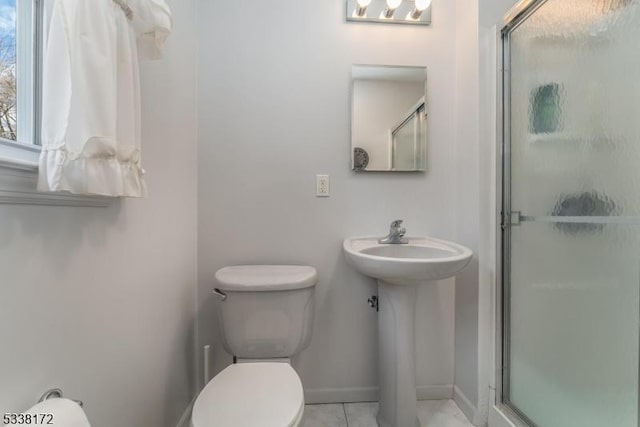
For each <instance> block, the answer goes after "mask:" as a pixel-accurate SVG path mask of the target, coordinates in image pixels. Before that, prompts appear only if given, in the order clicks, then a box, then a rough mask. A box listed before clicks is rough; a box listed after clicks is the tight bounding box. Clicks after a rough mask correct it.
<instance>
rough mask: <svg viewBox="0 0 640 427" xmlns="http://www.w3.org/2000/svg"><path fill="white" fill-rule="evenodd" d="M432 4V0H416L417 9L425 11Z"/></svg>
mask: <svg viewBox="0 0 640 427" xmlns="http://www.w3.org/2000/svg"><path fill="white" fill-rule="evenodd" d="M429 6H431V0H416V10H419V11H421V12H422V11H423V10H425V9H426V8H428V7H429Z"/></svg>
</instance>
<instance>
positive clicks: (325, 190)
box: [316, 175, 330, 197]
mask: <svg viewBox="0 0 640 427" xmlns="http://www.w3.org/2000/svg"><path fill="white" fill-rule="evenodd" d="M329 190H330V188H329V175H316V197H329V193H330V191H329Z"/></svg>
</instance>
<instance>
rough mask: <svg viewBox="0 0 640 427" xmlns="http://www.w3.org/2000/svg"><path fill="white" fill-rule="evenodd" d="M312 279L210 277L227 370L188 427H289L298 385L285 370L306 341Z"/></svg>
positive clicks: (248, 274)
mask: <svg viewBox="0 0 640 427" xmlns="http://www.w3.org/2000/svg"><path fill="white" fill-rule="evenodd" d="M317 278H318V275H317V272H316V269H315V268H313V267H307V266H286V265H285V266H281V265H280V266H274V265H272V266H263V265H252V266H234V267H225V268H223V269H221V270H218V272H216V282H217V286H216V288H215V292H214V293H215V295H217V296H218V302H217V303H218V307H217V308H218V316H219V324H220V329H221V332H222V333H221V336H222V345H223V346H224V348H225V349H226V350H227V352H229V353H230V354H231V355H233V356H234V360H235V361H237V363H234V364H232V365H230V366H228V367H227V368H225V369H224V370H222V372H220V373H219V374H218V375H216V376H215V377H214V378H213V379H212V380H211V381H209V383H208V384H207V385H206V386H205V387H204V389H203V390H202V392H200V394H199V395H198V398H197V399H196V402H195V404H194V407H193V412H192V417H191V426H192V427H296V426H298V425H299V424H300V423H301V420H302V414H303V411H304V392H303V388H302V382H301V381H300V378H299V377H298V374H297V373H296V371H295V370H294V369H293V368H292V367H291V365H290V364H289V363H288V360H289V358H290V357H292V356H295V355H296V354H298V353H299V352H300V351H302V350H303V349H305V348H306V347H307V346H308V345H309V342H310V340H311V330H312V326H313V311H314V302H315V299H314V295H315V284H316V282H317Z"/></svg>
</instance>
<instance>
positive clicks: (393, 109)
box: [351, 65, 427, 172]
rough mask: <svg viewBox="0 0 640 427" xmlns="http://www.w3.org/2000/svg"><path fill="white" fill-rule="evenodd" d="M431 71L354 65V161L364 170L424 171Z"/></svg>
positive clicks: (352, 76) (354, 165)
mask: <svg viewBox="0 0 640 427" xmlns="http://www.w3.org/2000/svg"><path fill="white" fill-rule="evenodd" d="M426 99H427V69H426V68H425V67H403V66H386V65H353V67H352V69H351V161H352V163H351V164H352V167H353V170H354V171H359V172H415V171H425V170H426V165H427V114H426Z"/></svg>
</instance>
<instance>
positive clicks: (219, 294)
mask: <svg viewBox="0 0 640 427" xmlns="http://www.w3.org/2000/svg"><path fill="white" fill-rule="evenodd" d="M213 294H214V295H215V296H217V297H218V299H219V300H220V301H224V300H226V299H227V294H225V293H224V292H222V291H221V290H220V289H218V288H214V289H213Z"/></svg>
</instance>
